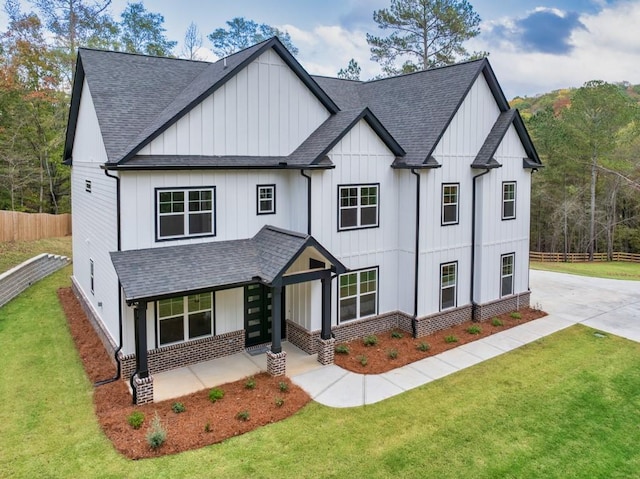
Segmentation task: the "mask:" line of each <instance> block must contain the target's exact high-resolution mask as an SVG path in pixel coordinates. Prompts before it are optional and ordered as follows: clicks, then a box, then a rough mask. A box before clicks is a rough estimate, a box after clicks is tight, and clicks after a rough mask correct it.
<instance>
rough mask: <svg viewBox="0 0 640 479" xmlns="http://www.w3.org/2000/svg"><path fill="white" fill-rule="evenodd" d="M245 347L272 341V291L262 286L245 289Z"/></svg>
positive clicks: (251, 285)
mask: <svg viewBox="0 0 640 479" xmlns="http://www.w3.org/2000/svg"><path fill="white" fill-rule="evenodd" d="M244 329H245V346H246V347H249V346H255V345H256V344H262V343H268V342H269V341H271V290H270V289H269V288H267V287H266V286H264V285H262V284H250V285H249V286H245V288H244Z"/></svg>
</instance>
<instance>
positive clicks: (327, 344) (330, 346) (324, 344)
mask: <svg viewBox="0 0 640 479" xmlns="http://www.w3.org/2000/svg"><path fill="white" fill-rule="evenodd" d="M335 345H336V340H335V339H333V338H329V339H322V338H319V339H318V362H319V363H320V364H322V365H323V366H326V365H327V364H333V360H334V357H335V354H336V351H335Z"/></svg>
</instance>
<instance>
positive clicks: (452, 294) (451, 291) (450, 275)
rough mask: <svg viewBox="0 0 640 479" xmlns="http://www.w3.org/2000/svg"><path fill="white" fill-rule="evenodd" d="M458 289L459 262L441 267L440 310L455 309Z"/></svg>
mask: <svg viewBox="0 0 640 479" xmlns="http://www.w3.org/2000/svg"><path fill="white" fill-rule="evenodd" d="M457 289H458V262H457V261H454V262H453V263H444V264H441V265H440V310H441V311H442V310H444V309H449V308H455V306H456V301H457V294H456V293H457Z"/></svg>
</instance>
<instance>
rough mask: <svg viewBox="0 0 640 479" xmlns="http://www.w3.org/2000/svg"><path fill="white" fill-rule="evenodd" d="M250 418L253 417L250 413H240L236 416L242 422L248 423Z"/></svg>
mask: <svg viewBox="0 0 640 479" xmlns="http://www.w3.org/2000/svg"><path fill="white" fill-rule="evenodd" d="M249 417H251V415H250V414H249V411H240V412H239V413H238V414H236V419H239V420H240V421H248V420H249Z"/></svg>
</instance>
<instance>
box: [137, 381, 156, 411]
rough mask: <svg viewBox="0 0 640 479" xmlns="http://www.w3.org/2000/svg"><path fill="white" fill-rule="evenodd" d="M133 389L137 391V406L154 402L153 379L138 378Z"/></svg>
mask: <svg viewBox="0 0 640 479" xmlns="http://www.w3.org/2000/svg"><path fill="white" fill-rule="evenodd" d="M133 388H134V389H135V395H134V397H135V398H136V404H137V405H140V404H148V403H150V402H153V377H152V376H147V377H146V378H139V377H138V376H136V377H135V378H134V379H133Z"/></svg>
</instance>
